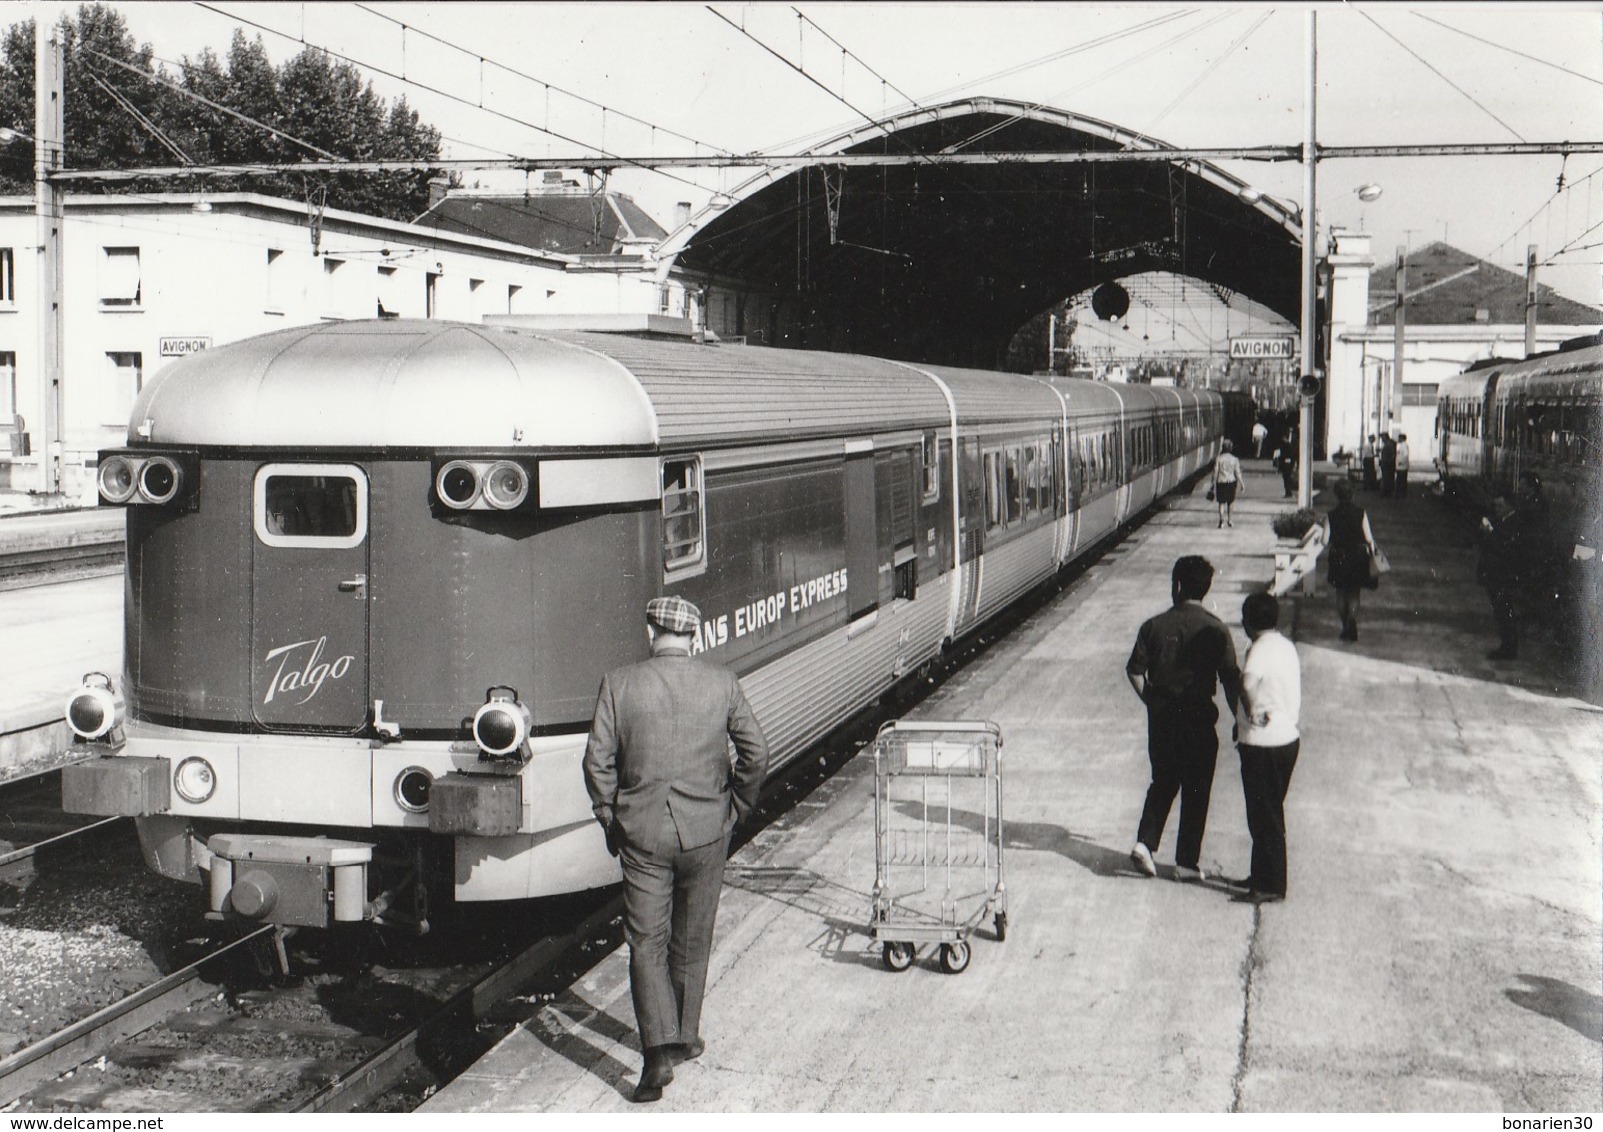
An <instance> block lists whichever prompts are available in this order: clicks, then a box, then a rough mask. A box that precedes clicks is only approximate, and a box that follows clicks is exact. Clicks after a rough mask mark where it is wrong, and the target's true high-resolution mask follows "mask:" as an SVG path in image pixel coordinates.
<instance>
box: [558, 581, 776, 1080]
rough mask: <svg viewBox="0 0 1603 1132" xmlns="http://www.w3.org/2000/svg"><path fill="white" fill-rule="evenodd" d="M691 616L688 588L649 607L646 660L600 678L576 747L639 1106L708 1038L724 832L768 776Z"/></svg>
mask: <svg viewBox="0 0 1603 1132" xmlns="http://www.w3.org/2000/svg"><path fill="white" fill-rule="evenodd" d="M700 624H701V613H700V611H699V610H697V608H696V607H695V606H694V605H691V604H690V603H689V602H688V601H686V600H685V599H684V598H681V597H659V598H653V599H652V600H651V601H650V602H648V603H647V604H646V633H647V637H648V639H649V640H650V642H651V658H650V659H649V660H645V661H642V662H640V663H639V664H632V665H628V666H627V667H624V668H617V669H614V670H613V671H611V672H609V673H607V674H606V675H605V676H604V677H602V680H601V690H600V692H599V693H598V694H597V696H596V710H595V718H594V719H593V720H592V722H591V724H590V738H589V740H588V742H587V743H586V744H585V750H584V784H585V789H586V790H587V791H588V793H589V795H590V802H591V808H592V810H593V811H594V813H595V816H596V820H597V821H598V822H600V823H601V828H602V830H603V832H604V833H605V835H606V839H607V848H608V849H609V850H610V851H611V852H612V853H613V855H614V856H617V857H618V858H619V859H620V863H621V864H622V866H623V931H624V938H625V939H627V940H628V941H629V989H630V991H631V993H632V995H633V999H634V1009H635V1023H636V1025H638V1026H639V1028H640V1047H641V1050H642V1052H643V1053H644V1054H645V1066H644V1068H643V1069H642V1070H641V1073H640V1083H639V1084H638V1085H637V1086H636V1087H635V1091H634V1100H635V1101H636V1103H647V1102H650V1101H657V1100H661V1099H662V1090H663V1088H664V1087H666V1086H667V1085H668V1084H669V1083H670V1082H672V1081H673V1067H674V1064H675V1063H676V1062H678V1061H684V1060H688V1059H690V1058H695V1057H700V1056H701V1054H702V1051H703V1049H704V1048H705V1046H704V1045H703V1042H702V1039H701V1000H702V995H703V993H704V992H705V990H706V987H707V961H708V959H709V958H710V957H711V955H712V931H713V921H714V919H715V918H716V916H717V914H718V897H719V894H720V892H721V890H722V888H723V883H724V862H725V861H726V860H727V858H728V856H729V835H730V833H731V831H732V830H733V829H734V827H735V824H736V822H737V821H740V820H743V819H744V818H746V817H747V815H749V814H750V813H751V812H752V811H753V810H755V809H756V808H757V798H758V791H759V790H760V789H761V788H762V784H763V776H764V775H766V774H767V772H768V744H767V741H766V740H765V739H764V738H763V733H762V729H761V728H760V727H759V726H758V725H757V719H756V717H755V716H754V715H753V714H752V711H751V707H750V706H749V705H748V704H747V703H746V697H745V695H744V694H743V693H742V692H741V690H740V681H739V680H737V679H736V678H735V675H734V673H732V672H730V671H729V670H728V669H726V668H722V667H720V666H718V665H716V664H712V663H709V662H708V661H704V660H699V659H692V657H691V655H690V641H691V637H692V635H693V634H694V633H695V632H696V629H697V627H698V626H699V625H700ZM731 740H732V741H733V742H734V744H735V758H734V761H733V763H732V764H731V761H730V758H729V747H728V743H729V741H731Z"/></svg>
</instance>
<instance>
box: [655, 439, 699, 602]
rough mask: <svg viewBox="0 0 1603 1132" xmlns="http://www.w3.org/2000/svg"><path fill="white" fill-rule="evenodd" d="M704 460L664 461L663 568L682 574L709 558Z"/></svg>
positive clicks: (695, 458)
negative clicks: (703, 473)
mask: <svg viewBox="0 0 1603 1132" xmlns="http://www.w3.org/2000/svg"><path fill="white" fill-rule="evenodd" d="M704 499H705V495H704V494H703V492H702V480H701V457H700V456H691V457H687V458H682V459H674V460H664V461H663V462H662V566H663V570H664V571H665V572H667V573H669V574H681V573H683V572H685V571H687V570H690V569H692V568H694V567H697V566H700V565H702V564H703V563H704V562H706V560H707V555H706V545H707V542H706V537H705V536H706V525H705V523H704V521H703V514H704V510H705V509H704V507H703V500H704Z"/></svg>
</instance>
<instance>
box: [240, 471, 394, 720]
mask: <svg viewBox="0 0 1603 1132" xmlns="http://www.w3.org/2000/svg"><path fill="white" fill-rule="evenodd" d="M252 494H253V522H252V525H253V527H254V530H255V535H256V537H255V539H254V543H253V554H252V556H251V563H252V565H251V657H252V660H251V692H252V695H253V708H252V711H253V714H254V715H255V718H256V721H257V722H258V723H260V724H261V725H262V726H263V727H265V728H267V729H269V730H284V731H301V730H306V731H333V732H340V733H347V734H349V733H354V732H356V731H359V730H361V729H362V727H363V726H365V725H366V723H367V630H368V578H367V574H368V540H367V526H368V521H367V516H368V483H367V474H366V473H365V472H363V471H362V469H361V468H359V467H357V466H355V465H354V464H267V465H265V466H263V467H262V468H260V469H258V471H257V472H256V481H255V484H254V491H253V493H252Z"/></svg>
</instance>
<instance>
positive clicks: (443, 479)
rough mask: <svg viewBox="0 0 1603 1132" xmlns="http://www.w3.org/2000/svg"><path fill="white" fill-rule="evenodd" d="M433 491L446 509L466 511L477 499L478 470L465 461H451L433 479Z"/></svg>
mask: <svg viewBox="0 0 1603 1132" xmlns="http://www.w3.org/2000/svg"><path fill="white" fill-rule="evenodd" d="M434 491H435V493H436V494H437V495H438V496H439V497H440V502H441V503H443V504H445V505H446V506H447V507H450V508H452V509H454V510H457V511H466V510H467V509H468V508H469V507H472V506H473V504H474V503H476V502H477V501H478V498H479V473H478V470H477V469H476V468H474V466H473V465H472V464H470V463H468V462H467V461H466V460H452V461H451V462H450V463H449V464H447V465H445V466H444V467H443V468H441V469H440V474H439V475H437V476H435V477H434Z"/></svg>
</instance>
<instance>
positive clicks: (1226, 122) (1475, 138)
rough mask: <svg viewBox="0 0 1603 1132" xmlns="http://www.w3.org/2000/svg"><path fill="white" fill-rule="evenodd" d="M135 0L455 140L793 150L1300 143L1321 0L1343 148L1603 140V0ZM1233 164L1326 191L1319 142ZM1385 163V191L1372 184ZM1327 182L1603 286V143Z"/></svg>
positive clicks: (715, 176)
mask: <svg viewBox="0 0 1603 1132" xmlns="http://www.w3.org/2000/svg"><path fill="white" fill-rule="evenodd" d="M115 6H116V7H118V8H119V9H120V10H121V11H122V12H123V13H124V15H125V16H126V18H127V20H128V24H129V28H130V30H131V32H132V33H133V35H134V37H135V38H136V39H138V40H140V41H141V42H149V43H150V44H151V45H152V47H153V48H154V49H155V53H156V55H157V57H158V58H161V59H165V60H168V61H171V62H176V61H178V60H179V59H180V58H181V57H183V56H185V55H190V56H193V55H195V54H197V53H198V52H200V51H201V50H202V49H203V48H205V47H208V46H210V47H213V48H214V49H216V50H218V51H219V52H223V51H225V50H226V47H227V44H228V41H229V38H230V36H231V35H232V34H233V31H234V29H235V28H236V27H237V28H242V29H243V30H244V31H245V32H246V34H247V35H249V36H251V37H253V38H254V37H255V36H258V35H260V36H261V38H262V41H263V43H264V45H265V46H266V48H267V50H268V52H269V54H270V55H271V56H272V57H273V58H275V59H282V58H286V57H288V56H289V55H291V54H293V53H295V52H296V51H298V50H300V48H301V45H302V43H303V42H304V43H308V44H315V45H317V46H321V47H325V48H327V49H329V50H331V51H334V52H337V53H339V54H342V55H345V56H347V57H349V58H350V59H352V60H354V61H357V62H359V63H361V64H364V65H365V66H366V67H368V68H374V69H369V70H367V74H368V75H369V77H370V78H371V80H372V81H373V83H374V86H375V88H376V89H377V90H378V91H379V92H380V93H381V94H383V95H385V96H386V97H393V96H394V95H396V94H399V93H402V92H404V93H406V95H407V98H408V101H409V102H410V103H411V105H412V106H413V107H414V108H415V109H417V110H418V111H419V112H420V113H421V114H422V115H423V117H424V118H425V119H426V120H427V121H429V122H430V123H431V124H433V125H435V126H436V127H437V128H439V129H440V130H441V132H442V133H443V134H444V135H445V137H446V139H447V141H446V143H445V156H448V157H457V158H482V157H494V156H502V157H505V156H525V157H563V156H568V155H570V154H573V155H577V154H579V153H582V152H592V153H593V152H595V151H598V150H605V151H609V152H611V153H614V154H620V155H626V156H649V155H652V154H657V155H667V154H685V153H692V152H699V153H708V152H712V151H714V150H725V151H730V152H735V153H742V154H749V153H794V152H798V151H799V150H800V149H802V148H803V147H805V146H809V145H814V144H818V143H821V142H823V141H826V140H828V139H830V138H832V137H835V136H837V135H839V134H842V133H844V132H846V131H848V130H852V129H856V128H858V127H860V126H863V125H865V124H866V120H867V119H869V118H879V117H882V116H884V115H886V114H889V113H893V112H896V111H898V110H902V109H906V108H908V107H910V106H912V105H914V104H917V105H930V104H935V103H939V102H942V101H946V100H949V99H954V98H959V97H967V96H972V95H982V94H983V95H994V96H998V97H1004V98H1014V99H1021V100H1026V101H1029V102H1038V103H1043V104H1046V105H1049V106H1052V107H1055V108H1058V109H1062V110H1067V111H1072V112H1074V113H1078V114H1083V115H1087V116H1090V117H1093V118H1099V119H1102V120H1104V121H1107V122H1111V123H1115V124H1117V125H1120V126H1123V127H1126V128H1130V129H1134V130H1139V131H1142V132H1145V133H1148V134H1150V135H1151V136H1153V137H1155V138H1158V139H1162V140H1163V141H1165V142H1168V143H1172V144H1175V145H1181V146H1197V147H1204V146H1246V145H1264V144H1281V145H1295V144H1299V143H1300V142H1301V141H1302V138H1303V134H1304V130H1305V119H1304V100H1305V92H1306V88H1307V68H1308V56H1309V50H1308V43H1309V22H1310V21H1309V13H1310V12H1314V13H1316V15H1317V60H1318V68H1317V69H1318V97H1317V113H1318V120H1317V137H1318V140H1319V142H1320V143H1321V144H1322V145H1407V144H1429V143H1442V142H1455V143H1458V142H1464V143H1473V142H1494V143H1495V142H1515V141H1526V142H1557V141H1565V140H1569V141H1583V140H1587V141H1595V140H1599V139H1603V3H1591V4H1584V5H1579V4H1569V5H1547V4H1540V3H1518V4H1512V3H1506V4H1476V5H1462V4H1460V5H1405V4H1395V3H1386V4H1329V5H1326V4H1319V5H1306V4H1282V5H1260V4H1248V5H1232V4H1207V3H1204V4H1194V5H1192V6H1190V7H1175V6H1168V5H1162V6H1160V5H1152V4H1141V5H1098V4H1083V3H1075V4H1067V3H1050V2H1040V3H1031V4H1010V3H985V4H966V3H899V4H887V3H849V4H840V3H826V4H814V3H806V2H805V0H798V2H797V3H796V4H795V5H794V6H793V5H792V4H790V3H760V4H743V5H742V4H731V3H713V4H710V5H702V4H680V3H656V4H622V3H604V4H572V3H477V2H471V0H470V2H461V3H453V4H448V5H447V4H433V3H431V4H412V3H383V2H372V3H363V4H349V3H314V4H295V3H269V4H260V3H256V4H251V3H229V2H227V0H217V2H216V3H210V2H208V3H204V4H193V3H169V2H154V0H147V2H141V3H127V4H117V5H115ZM32 7H33V8H34V9H35V11H45V10H49V9H47V6H46V5H44V4H34V5H32ZM55 10H59V9H55ZM798 13H799V14H798ZM442 41H443V42H442ZM382 72H389V74H390V75H393V76H397V77H388V76H386V75H385V74H383V73H382ZM399 76H404V77H405V79H406V80H409V81H407V82H403V81H401V79H400V78H399ZM430 88H432V90H431V89H430ZM435 92H442V93H435ZM573 96H580V97H573ZM584 99H588V100H590V102H589V103H587V102H585V101H583V100H584ZM594 104H601V106H604V107H606V109H605V110H603V109H600V108H598V106H596V105H594ZM481 107H482V108H481ZM631 116H632V117H631ZM634 119H639V120H642V121H637V120H634ZM645 123H649V125H647V124H645ZM545 131H550V132H545ZM553 135H562V137H557V136H553ZM563 138H566V139H569V140H563ZM1220 164H1221V165H1223V166H1224V168H1226V169H1227V170H1228V171H1229V172H1231V173H1233V174H1235V175H1236V176H1238V177H1241V178H1243V179H1244V180H1247V181H1248V182H1250V183H1251V184H1253V185H1255V186H1257V187H1259V188H1260V189H1262V190H1263V191H1264V192H1265V193H1267V194H1269V195H1271V196H1274V197H1276V198H1278V199H1280V200H1282V201H1285V202H1287V203H1289V204H1292V205H1297V204H1299V203H1300V200H1301V196H1302V191H1303V189H1302V178H1303V174H1302V169H1301V167H1300V166H1299V165H1298V164H1296V163H1291V162H1287V163H1266V162H1221V163H1220ZM752 172H753V171H752V170H749V169H746V170H723V171H686V170H675V171H673V172H671V173H666V174H660V175H659V174H651V173H646V172H641V171H619V172H617V173H615V174H614V175H613V178H612V182H611V184H612V187H614V188H616V189H618V190H620V191H624V192H628V193H630V194H631V195H633V196H634V197H635V198H636V199H637V200H639V201H640V202H641V203H642V204H643V205H644V206H645V207H646V208H647V209H648V210H649V211H650V212H652V213H653V215H655V216H656V217H657V218H658V219H659V220H660V221H662V222H663V223H664V225H665V226H666V227H672V219H673V215H674V204H675V202H676V201H681V200H684V201H689V202H691V203H692V204H693V205H694V206H695V207H697V208H699V207H700V206H701V205H702V204H704V203H705V202H706V201H707V200H709V199H710V198H711V197H712V195H713V194H714V193H715V192H719V191H724V192H732V191H735V190H737V189H738V187H739V185H740V184H741V183H742V182H743V181H744V180H745V179H746V178H747V177H749V176H750V175H751V173H752ZM466 176H467V177H468V180H469V182H470V183H472V182H474V181H477V182H479V183H481V184H483V185H485V186H487V187H508V188H514V187H521V186H522V185H523V183H524V175H523V174H518V173H505V172H503V173H469V174H467V175H466ZM1561 178H1562V185H1561V181H1560V179H1561ZM1368 184H1374V185H1379V186H1380V188H1381V194H1380V196H1379V198H1378V199H1375V200H1373V201H1371V202H1368V203H1366V202H1363V201H1360V200H1359V198H1358V196H1357V190H1358V188H1359V187H1360V186H1363V185H1368ZM1318 185H1319V202H1318V203H1319V220H1320V224H1321V230H1322V231H1328V230H1329V227H1330V226H1331V225H1337V226H1340V227H1342V228H1345V229H1348V230H1365V231H1367V232H1368V233H1369V234H1370V235H1371V236H1372V237H1373V239H1374V248H1375V251H1376V253H1377V256H1378V258H1379V259H1380V261H1382V262H1386V261H1389V260H1390V258H1391V257H1392V256H1393V255H1394V254H1395V250H1396V248H1398V247H1400V246H1409V247H1422V246H1424V245H1426V244H1428V243H1431V242H1433V241H1436V240H1446V241H1447V242H1449V243H1451V244H1453V245H1454V246H1456V247H1459V248H1461V249H1463V250H1465V251H1468V252H1470V253H1472V254H1474V255H1477V256H1481V257H1483V258H1486V259H1489V260H1491V261H1493V262H1495V263H1498V264H1501V265H1503V266H1506V267H1509V268H1511V269H1514V270H1523V263H1524V257H1525V248H1526V245H1527V244H1531V243H1535V244H1536V245H1537V246H1538V251H1539V256H1540V257H1541V258H1542V259H1543V260H1547V259H1549V258H1551V259H1552V262H1551V264H1544V266H1543V267H1542V269H1541V274H1540V278H1541V280H1542V282H1544V283H1547V284H1548V285H1550V286H1553V287H1556V288H1557V289H1558V290H1560V291H1561V292H1562V293H1564V294H1566V295H1568V296H1569V297H1571V298H1574V299H1577V300H1579V301H1581V302H1585V303H1589V304H1594V305H1596V304H1599V303H1600V301H1603V286H1600V279H1603V266H1600V265H1603V155H1576V156H1570V157H1568V158H1565V157H1562V156H1560V155H1558V154H1546V155H1539V156H1527V157H1475V158H1441V157H1437V158H1376V159H1366V160H1353V159H1344V160H1327V161H1321V162H1320V163H1319V165H1318ZM1594 226H1596V227H1594ZM1593 245H1596V246H1593ZM1561 249H1564V250H1563V252H1562V254H1558V253H1560V251H1561Z"/></svg>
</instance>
